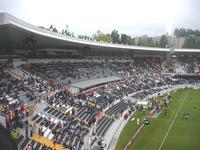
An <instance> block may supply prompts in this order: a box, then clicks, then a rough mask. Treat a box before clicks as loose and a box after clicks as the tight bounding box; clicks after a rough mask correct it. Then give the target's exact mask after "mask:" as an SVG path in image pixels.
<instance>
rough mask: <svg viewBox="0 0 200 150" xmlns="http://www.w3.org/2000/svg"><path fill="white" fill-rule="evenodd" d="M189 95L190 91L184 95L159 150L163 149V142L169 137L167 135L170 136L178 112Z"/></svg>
mask: <svg viewBox="0 0 200 150" xmlns="http://www.w3.org/2000/svg"><path fill="white" fill-rule="evenodd" d="M187 95H188V91H187V93H186V94H185V96H184V97H183V99H182V102H181V105H180V106H179V108H178V111H177V112H176V114H175V116H174V119H173V120H172V122H171V124H170V126H169V129H168V130H167V133H166V134H165V137H164V138H163V140H162V143H161V144H160V147H159V148H158V150H161V148H162V146H163V144H164V142H165V140H166V138H167V136H168V134H169V132H170V130H171V128H172V126H173V124H174V121H175V120H176V118H177V116H178V113H179V111H180V110H181V107H182V105H183V103H184V102H185V99H186V97H187Z"/></svg>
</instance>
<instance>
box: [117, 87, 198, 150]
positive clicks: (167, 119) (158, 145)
mask: <svg viewBox="0 0 200 150" xmlns="http://www.w3.org/2000/svg"><path fill="white" fill-rule="evenodd" d="M193 107H196V109H194V108H193ZM184 112H188V113H189V115H190V117H189V118H188V119H183V113H184ZM132 117H135V118H137V117H139V118H141V117H142V114H141V112H137V113H136V114H134V115H133V116H132ZM132 117H131V119H132ZM131 119H130V120H129V122H128V123H127V125H126V126H125V127H124V129H123V131H122V132H121V134H120V137H119V139H118V142H117V146H116V150H123V149H124V147H125V145H126V144H127V143H128V141H129V139H130V138H131V137H132V135H133V134H134V132H135V131H136V130H137V128H138V126H137V125H136V121H131ZM129 150H200V90H193V89H182V90H177V92H175V93H174V94H173V95H172V102H171V104H170V106H169V110H167V115H166V116H164V113H163V112H162V113H161V114H160V115H159V117H158V118H154V119H153V118H152V119H150V125H145V127H144V128H143V129H142V131H141V132H140V134H139V135H138V136H137V137H136V139H135V141H134V142H133V144H132V145H131V146H130V147H129Z"/></svg>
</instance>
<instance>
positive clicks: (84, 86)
mask: <svg viewBox="0 0 200 150" xmlns="http://www.w3.org/2000/svg"><path fill="white" fill-rule="evenodd" d="M119 80H122V78H120V77H106V78H100V79H93V80H87V81H81V82H76V83H73V84H71V86H72V87H76V88H79V89H82V90H85V89H88V88H92V87H95V86H100V85H103V84H107V83H111V82H115V81H119Z"/></svg>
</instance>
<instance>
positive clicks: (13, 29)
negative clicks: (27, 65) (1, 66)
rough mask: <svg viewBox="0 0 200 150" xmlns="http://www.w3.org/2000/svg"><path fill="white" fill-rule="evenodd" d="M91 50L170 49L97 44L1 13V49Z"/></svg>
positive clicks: (161, 50) (158, 50) (165, 50)
mask: <svg viewBox="0 0 200 150" xmlns="http://www.w3.org/2000/svg"><path fill="white" fill-rule="evenodd" d="M30 47H32V48H33V49H42V48H62V49H65V48H66V49H81V50H84V49H91V50H108V51H126V50H127V51H136V52H137V51H138V52H141V51H144V52H156V53H166V52H169V51H170V49H169V48H155V47H142V46H130V45H121V44H112V43H103V42H95V41H89V40H83V39H79V38H75V37H70V36H66V35H62V34H59V33H55V32H52V31H48V30H46V29H41V28H39V27H37V26H34V25H31V24H29V23H26V22H24V21H22V20H20V19H17V18H16V17H14V16H12V15H10V14H8V13H0V49H29V48H30ZM174 51H175V52H200V51H199V50H196V49H175V50H174Z"/></svg>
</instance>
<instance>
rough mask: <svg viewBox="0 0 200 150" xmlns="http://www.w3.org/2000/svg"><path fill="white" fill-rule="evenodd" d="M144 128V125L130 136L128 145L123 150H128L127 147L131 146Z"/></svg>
mask: <svg viewBox="0 0 200 150" xmlns="http://www.w3.org/2000/svg"><path fill="white" fill-rule="evenodd" d="M143 128H144V123H142V125H141V126H140V127H139V128H138V129H137V131H136V132H135V134H134V135H133V136H132V138H131V139H130V140H129V142H128V144H126V146H125V148H124V150H128V149H129V147H130V146H131V145H132V144H133V142H134V140H135V138H136V137H137V136H138V134H139V133H140V132H141V130H142V129H143Z"/></svg>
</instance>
